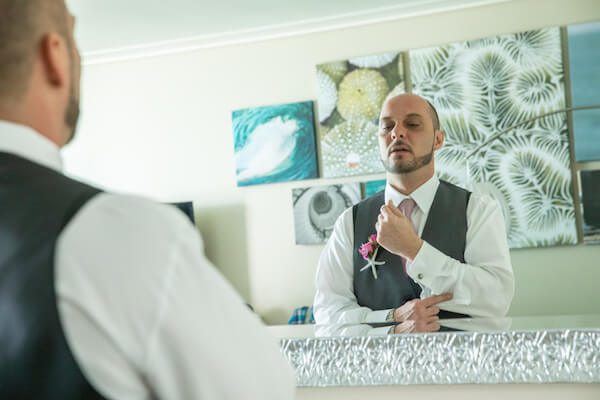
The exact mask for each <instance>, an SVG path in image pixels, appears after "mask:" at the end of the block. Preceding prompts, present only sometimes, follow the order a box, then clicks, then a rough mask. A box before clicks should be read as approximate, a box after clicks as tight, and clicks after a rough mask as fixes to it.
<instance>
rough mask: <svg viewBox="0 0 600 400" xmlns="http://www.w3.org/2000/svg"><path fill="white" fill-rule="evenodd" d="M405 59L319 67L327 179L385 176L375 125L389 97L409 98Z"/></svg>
mask: <svg viewBox="0 0 600 400" xmlns="http://www.w3.org/2000/svg"><path fill="white" fill-rule="evenodd" d="M403 59H404V57H403V54H402V53H398V52H395V53H384V54H377V55H371V56H364V57H356V58H351V59H348V60H344V61H335V62H329V63H325V64H320V65H317V89H318V106H319V108H318V116H319V129H318V140H319V142H320V148H321V166H322V171H321V174H322V176H323V177H325V178H332V177H341V176H353V175H368V174H376V173H381V172H383V165H382V163H381V159H380V156H379V150H378V143H377V120H378V118H379V113H380V111H381V106H382V105H383V102H384V101H385V100H386V99H387V98H389V97H390V96H394V95H396V94H401V93H405V87H404V85H405V83H404V62H403Z"/></svg>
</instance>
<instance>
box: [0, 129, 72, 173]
mask: <svg viewBox="0 0 600 400" xmlns="http://www.w3.org/2000/svg"><path fill="white" fill-rule="evenodd" d="M0 151H2V152H5V153H12V154H15V155H17V156H20V157H23V158H26V159H28V160H29V161H33V162H35V163H37V164H41V165H43V166H45V167H47V168H51V169H53V170H55V171H59V172H60V171H62V158H61V156H60V150H59V148H58V146H57V145H56V144H55V143H53V142H51V141H50V140H49V139H47V138H46V137H44V136H42V135H41V134H39V133H37V132H36V131H34V130H33V129H31V128H30V127H28V126H25V125H21V124H16V123H14V122H8V121H1V120H0Z"/></svg>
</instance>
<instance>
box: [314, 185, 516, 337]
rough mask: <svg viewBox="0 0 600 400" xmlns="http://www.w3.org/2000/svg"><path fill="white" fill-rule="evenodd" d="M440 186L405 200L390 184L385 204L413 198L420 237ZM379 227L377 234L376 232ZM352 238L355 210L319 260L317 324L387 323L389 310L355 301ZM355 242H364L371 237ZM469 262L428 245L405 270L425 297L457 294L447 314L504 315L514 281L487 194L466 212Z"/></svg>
mask: <svg viewBox="0 0 600 400" xmlns="http://www.w3.org/2000/svg"><path fill="white" fill-rule="evenodd" d="M438 186H439V180H438V178H437V177H436V176H435V175H434V176H433V177H432V178H431V179H429V180H428V181H427V182H425V183H424V184H423V185H421V186H420V187H419V188H417V189H416V190H415V191H414V192H413V193H411V194H410V196H405V195H403V194H401V193H399V192H398V191H396V190H395V189H394V188H393V187H392V186H390V185H389V184H388V185H386V187H385V202H386V203H387V201H388V200H389V199H391V200H392V202H393V203H394V205H396V206H398V205H399V204H400V202H402V200H404V199H405V198H407V197H410V198H412V199H413V200H414V201H415V203H416V206H415V208H414V210H413V212H412V214H411V220H412V222H413V224H414V226H415V229H416V230H417V233H418V235H419V236H421V234H422V232H423V228H424V227H425V221H426V220H427V216H428V214H429V209H430V208H431V204H432V203H433V198H434V196H435V193H436V191H437V188H438ZM375 222H376V221H373V233H376V232H375ZM353 236H354V225H353V217H352V208H349V209H347V210H345V211H344V212H343V213H342V215H341V216H340V217H339V218H338V220H337V221H336V223H335V226H334V229H333V233H332V235H331V237H330V239H329V241H328V242H327V244H326V245H325V248H324V249H323V252H322V253H321V258H320V259H319V265H318V268H317V274H316V279H315V284H316V295H315V300H314V313H315V321H316V323H317V324H331V323H362V322H382V321H385V318H386V316H387V314H388V312H389V311H390V310H376V311H374V310H371V309H369V308H367V307H360V306H359V305H358V303H357V301H356V297H355V295H354V289H353V273H354V272H353V262H354V261H353V258H354V257H353V254H352V253H353V251H354V237H353ZM356 240H359V241H361V243H362V242H366V241H367V238H366V237H365V238H357V239H356ZM464 258H465V263H464V264H463V263H461V262H460V261H457V260H455V259H453V258H451V257H449V256H447V255H445V254H444V253H442V252H441V251H439V250H437V249H436V248H434V247H433V246H432V245H430V244H429V243H427V242H424V243H423V246H422V247H421V249H420V250H419V252H418V254H417V256H416V257H415V259H414V260H413V261H412V262H409V263H407V267H406V269H407V273H408V275H409V276H410V277H411V278H412V279H414V281H415V282H417V283H418V284H419V285H420V286H421V288H422V289H423V290H422V292H421V298H425V297H429V296H431V295H435V294H441V293H446V292H451V293H453V294H454V298H453V299H452V300H451V301H448V302H445V303H442V304H440V308H441V309H443V310H447V311H453V312H458V313H462V314H468V315H471V316H473V317H501V316H503V315H505V314H506V312H507V311H508V308H509V307H510V303H511V300H512V297H513V294H514V277H513V271H512V266H511V263H510V255H509V251H508V243H507V239H506V231H505V228H504V218H503V216H502V211H501V209H500V206H499V205H498V203H497V202H496V201H495V200H493V199H492V198H491V197H490V196H488V195H485V194H478V193H476V192H474V193H472V194H471V198H470V200H469V204H468V207H467V237H466V248H465V254H464ZM378 268H401V265H398V266H391V265H382V266H379V267H378ZM360 273H361V274H362V273H364V274H367V273H368V274H371V271H370V270H369V269H366V270H364V271H362V272H360ZM380 332H384V330H380ZM385 332H387V330H385Z"/></svg>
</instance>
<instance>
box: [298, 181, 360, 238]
mask: <svg viewBox="0 0 600 400" xmlns="http://www.w3.org/2000/svg"><path fill="white" fill-rule="evenodd" d="M361 199H362V196H361V191H360V183H358V182H357V183H348V184H341V185H326V186H313V187H309V188H298V189H292V201H293V204H294V225H295V231H296V244H319V243H325V242H326V241H327V239H329V237H330V236H331V233H332V232H333V226H334V224H335V221H336V220H337V219H338V217H339V216H340V215H341V214H342V212H344V210H345V209H347V208H349V207H352V206H353V205H354V204H356V203H358V202H359V201H360V200H361Z"/></svg>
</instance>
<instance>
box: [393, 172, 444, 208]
mask: <svg viewBox="0 0 600 400" xmlns="http://www.w3.org/2000/svg"><path fill="white" fill-rule="evenodd" d="M439 184H440V181H439V179H438V177H437V176H436V175H435V174H433V176H432V177H431V178H429V180H427V182H425V183H424V184H422V185H421V186H419V187H418V188H416V189H415V191H413V192H412V193H411V194H410V195H408V196H405V195H403V194H402V193H400V192H398V191H397V190H396V189H394V188H393V187H392V186H391V185H390V184H389V183H388V184H386V185H385V202H386V203H387V202H388V200H390V199H391V200H392V202H393V203H394V205H395V206H396V207H398V205H399V204H400V203H401V202H402V200H404V199H407V198H410V199H413V200H414V201H415V203H416V204H417V206H418V207H419V209H420V210H421V211H422V212H423V213H424V214H428V213H429V209H430V208H431V203H433V198H434V197H435V193H436V192H437V188H438V186H439Z"/></svg>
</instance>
